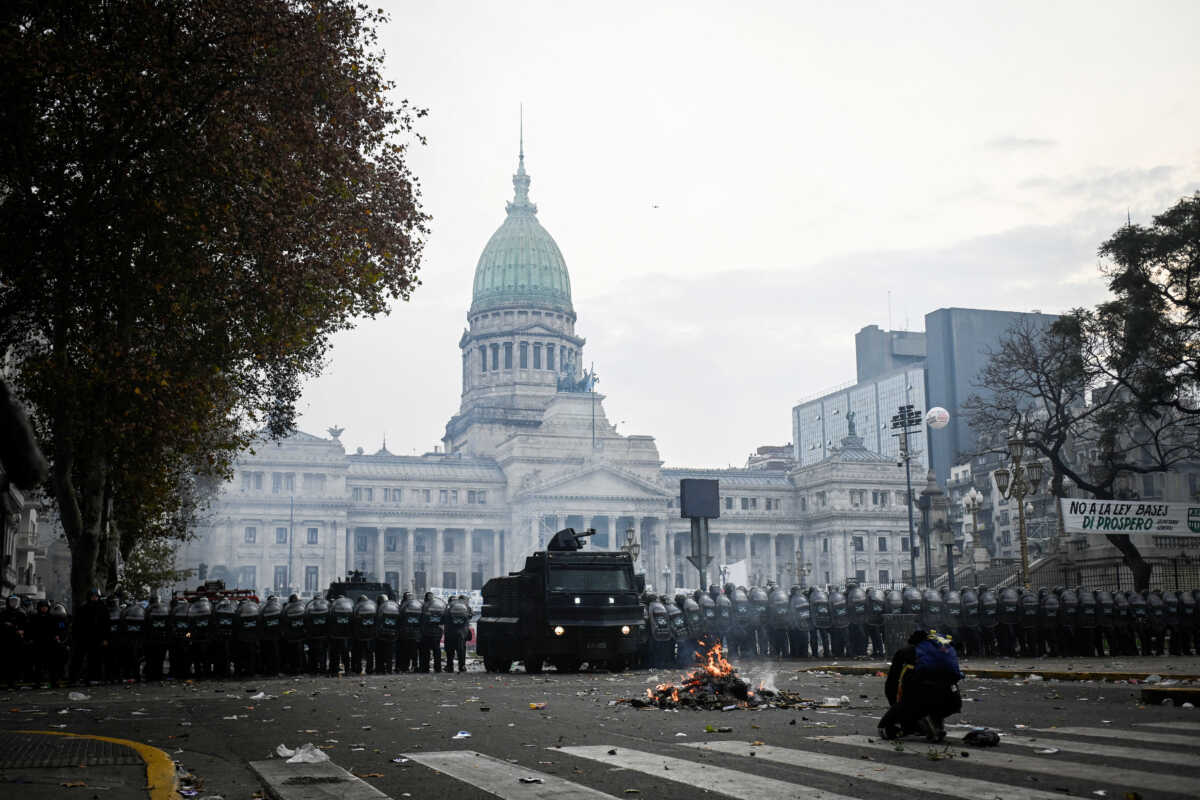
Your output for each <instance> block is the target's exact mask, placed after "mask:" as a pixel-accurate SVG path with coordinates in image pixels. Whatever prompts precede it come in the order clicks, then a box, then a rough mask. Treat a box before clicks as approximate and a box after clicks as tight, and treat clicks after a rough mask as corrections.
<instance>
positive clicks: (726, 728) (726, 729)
mask: <svg viewBox="0 0 1200 800" xmlns="http://www.w3.org/2000/svg"><path fill="white" fill-rule="evenodd" d="M717 733H733V728H730V727H729V726H728V725H725V726H722V727H720V728H717Z"/></svg>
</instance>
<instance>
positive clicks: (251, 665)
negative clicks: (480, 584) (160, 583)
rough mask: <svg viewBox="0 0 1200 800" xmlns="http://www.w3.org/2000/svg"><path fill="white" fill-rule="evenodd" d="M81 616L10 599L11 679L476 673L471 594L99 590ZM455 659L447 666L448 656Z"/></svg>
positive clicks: (2, 623) (6, 612)
mask: <svg viewBox="0 0 1200 800" xmlns="http://www.w3.org/2000/svg"><path fill="white" fill-rule="evenodd" d="M78 617H79V618H78V619H72V617H71V615H69V614H68V612H67V610H66V608H65V607H64V606H63V605H62V604H60V603H59V604H53V605H51V604H50V603H48V602H47V601H45V600H43V601H39V603H38V606H37V608H36V610H34V611H32V612H29V611H27V610H26V609H25V608H23V607H22V604H21V602H20V599H19V598H16V597H10V598H7V600H6V602H5V607H4V609H3V611H2V612H0V635H2V636H3V640H2V641H0V646H3V647H4V657H3V659H2V662H0V663H3V665H4V672H5V674H4V676H3V678H4V679H5V682H6V683H7V685H8V686H9V687H10V688H12V687H13V686H14V685H15V684H16V683H18V682H22V681H27V682H32V683H34V684H51V685H53V684H57V683H59V682H60V681H63V680H68V681H70V682H75V681H78V680H88V681H93V682H96V681H98V682H117V681H135V680H159V679H162V678H165V677H170V678H175V679H188V678H191V679H203V678H226V677H231V676H235V675H236V676H250V675H267V676H271V675H279V674H289V675H299V674H302V673H303V674H314V675H330V676H336V675H339V674H343V673H344V674H347V675H360V674H387V673H394V672H429V671H430V669H431V668H432V669H433V670H434V671H435V672H441V671H445V672H452V671H453V666H454V663H455V662H457V663H458V668H459V671H465V669H466V643H467V641H468V640H469V639H470V638H471V635H472V634H471V627H470V621H471V617H472V610H471V607H470V604H469V603H468V601H467V597H466V595H459V596H457V597H451V598H449V600H443V599H442V598H440V597H435V596H433V595H432V594H430V593H428V592H427V593H426V594H425V597H424V599H423V600H417V599H416V598H414V597H413V596H412V595H411V594H410V593H408V592H405V593H404V596H403V597H401V598H400V600H394V599H392V598H391V597H390V596H388V595H386V594H381V595H378V596H376V597H375V598H374V599H372V598H371V597H368V596H366V595H363V596H361V597H358V598H357V599H356V600H354V601H351V599H350V598H348V597H344V596H339V597H335V598H332V599H328V600H327V599H326V598H324V597H322V596H317V597H314V598H312V599H311V600H308V601H307V602H306V601H303V600H301V599H300V598H299V597H297V596H296V595H292V596H291V597H290V598H288V599H286V600H284V599H281V598H279V597H276V596H270V597H268V598H267V599H266V600H265V601H263V602H261V603H260V602H259V601H258V600H256V599H255V598H253V597H245V598H241V599H239V600H235V599H234V598H230V597H223V598H222V597H218V598H215V602H214V599H210V598H209V597H206V596H200V597H195V598H192V599H190V600H189V599H188V598H186V597H182V596H177V597H175V598H173V599H171V600H169V601H164V600H161V599H155V600H154V601H153V602H150V603H149V604H148V605H143V604H141V603H137V602H131V603H127V604H123V603H122V602H121V600H120V599H119V598H116V597H113V598H109V599H108V600H107V601H102V600H101V599H100V597H99V594H98V593H95V592H94V593H93V596H92V598H91V599H89V602H88V603H86V604H85V605H84V606H82V607H81V608H80V612H79V615H78ZM443 647H444V650H445V654H446V660H445V667H444V670H443V662H442V652H443Z"/></svg>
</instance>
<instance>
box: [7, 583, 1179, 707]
mask: <svg viewBox="0 0 1200 800" xmlns="http://www.w3.org/2000/svg"><path fill="white" fill-rule="evenodd" d="M642 599H643V607H644V613H645V618H646V625H645V629H644V631H643V633H642V649H641V652H642V658H641V659H640V661H641V665H643V666H651V667H664V666H672V665H680V666H687V665H689V664H690V663H691V661H692V660H693V658H694V654H695V652H696V651H697V649H698V648H699V647H700V645H699V642H700V641H701V640H706V639H707V640H710V641H711V640H712V639H713V638H714V637H716V638H718V639H719V640H720V641H722V642H723V643H724V646H725V650H726V652H727V653H728V654H730V656H731V657H740V658H746V657H773V658H847V657H855V656H867V655H870V656H872V657H874V658H877V659H886V658H890V657H891V654H890V653H889V652H887V650H886V649H885V643H884V633H885V630H886V629H887V627H888V625H889V622H890V623H891V624H892V626H893V627H894V628H896V629H899V630H901V631H902V634H903V636H907V635H908V634H909V633H910V632H911V631H912V630H913V629H914V628H920V629H922V630H936V631H939V632H940V634H941V635H944V636H949V637H950V638H951V639H952V641H953V642H954V646H955V648H956V651H957V653H958V654H959V655H961V656H963V657H973V656H1018V655H1019V656H1022V657H1037V656H1105V655H1109V656H1139V655H1163V654H1168V653H1169V654H1172V655H1191V654H1193V653H1200V616H1198V614H1197V607H1198V606H1200V590H1191V591H1179V592H1175V591H1169V590H1157V589H1156V590H1150V591H1144V592H1132V591H1130V592H1108V591H1103V590H1099V591H1093V590H1091V589H1088V588H1086V587H1079V588H1067V587H1056V588H1054V589H1047V588H1041V589H1038V590H1036V591H1033V590H1028V589H1019V588H1013V587H1005V588H1000V589H992V588H989V587H985V586H980V587H969V588H966V589H963V590H962V591H957V590H953V589H945V588H943V589H923V590H922V589H917V588H914V587H901V588H892V589H876V588H868V589H862V588H860V587H858V586H855V585H854V584H850V585H847V586H846V587H844V588H843V587H825V588H821V587H810V588H807V589H802V588H801V587H799V586H793V587H792V588H791V590H790V591H785V590H784V589H783V588H782V587H778V586H767V587H751V588H750V589H746V588H744V587H740V586H734V585H732V584H728V585H726V586H725V587H718V586H712V587H710V588H709V591H707V592H702V591H695V592H694V593H692V594H682V593H681V594H678V595H676V596H675V597H673V598H671V597H667V596H666V595H658V596H655V595H653V594H649V593H648V594H646V595H645V596H643V598H642ZM472 616H473V611H472V609H471V607H470V604H469V603H468V601H467V598H466V596H465V595H459V596H457V597H451V598H449V600H443V599H442V598H440V597H436V596H434V595H433V594H430V593H426V594H425V596H424V597H423V598H422V599H419V600H418V599H417V598H415V597H414V596H412V595H411V594H410V593H408V592H405V593H404V595H403V596H402V597H400V598H399V599H393V598H392V597H391V596H389V595H387V594H380V595H377V596H375V597H369V596H367V595H361V596H358V597H356V598H351V597H347V596H338V597H332V598H325V597H323V596H318V597H314V598H312V599H310V600H307V601H305V600H301V599H300V598H298V597H296V596H295V595H292V596H291V597H290V598H287V599H283V598H280V597H276V596H270V597H268V598H266V600H265V601H262V602H259V601H258V600H257V599H256V598H254V597H249V596H247V597H240V598H239V597H232V596H223V597H221V596H217V597H209V596H205V595H198V596H197V595H193V596H184V595H177V596H176V597H174V598H172V599H171V600H158V599H156V600H154V601H153V602H149V603H138V602H125V601H123V599H122V598H120V597H110V598H107V599H103V598H101V596H100V594H99V592H96V591H93V592H91V594H90V596H89V598H88V601H87V602H86V603H84V604H83V605H82V606H81V607H80V609H79V611H78V613H77V614H76V615H74V617H73V616H72V615H71V614H70V613H68V611H67V609H66V608H65V607H64V606H63V605H62V604H57V603H54V604H52V603H50V602H48V601H46V600H39V601H38V602H37V603H36V605H35V607H34V608H33V609H27V608H25V607H24V606H23V605H22V603H21V601H20V599H19V598H15V597H10V598H7V602H6V604H5V607H4V609H3V611H2V612H0V646H3V648H4V652H5V653H6V654H14V653H15V654H17V656H16V657H12V656H11V655H10V657H6V658H5V659H3V661H2V663H3V670H4V675H3V681H4V682H5V683H6V684H7V685H8V686H9V687H10V688H11V687H13V686H15V685H16V684H18V683H20V682H28V683H33V684H35V685H36V684H42V685H45V684H58V683H61V682H63V681H66V682H69V683H75V682H80V681H92V682H95V681H108V682H114V681H128V680H157V679H161V678H164V677H170V678H176V679H184V678H221V677H228V676H231V675H242V676H245V675H255V674H260V675H278V674H281V673H282V674H293V675H295V674H301V673H309V674H325V675H338V674H349V675H358V674H364V673H365V674H373V673H392V672H429V671H430V670H431V669H432V670H433V671H435V672H441V671H443V669H444V671H446V672H452V671H454V665H455V663H456V662H457V666H458V671H460V672H462V671H465V669H466V644H467V642H468V641H469V640H470V638H471V636H472V629H471V625H470V622H471V619H472ZM892 649H893V650H894V649H895V646H893V648H892ZM443 653H444V654H445V660H444V662H443V657H442V656H443Z"/></svg>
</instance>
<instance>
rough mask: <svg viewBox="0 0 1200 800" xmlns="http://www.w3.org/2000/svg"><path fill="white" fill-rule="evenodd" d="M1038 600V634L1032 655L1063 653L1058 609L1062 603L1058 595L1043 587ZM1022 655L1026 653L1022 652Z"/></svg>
mask: <svg viewBox="0 0 1200 800" xmlns="http://www.w3.org/2000/svg"><path fill="white" fill-rule="evenodd" d="M1037 600H1038V616H1037V630H1038V635H1037V636H1036V637H1035V638H1034V642H1033V646H1032V649H1031V651H1030V655H1035V656H1037V655H1042V654H1046V655H1055V656H1058V655H1062V651H1061V650H1060V649H1059V646H1058V639H1059V629H1058V609H1059V606H1060V605H1061V604H1060V603H1059V602H1058V595H1057V594H1055V593H1054V592H1051V591H1047V590H1046V589H1045V588H1041V589H1038V593H1037ZM1021 655H1025V653H1023V652H1022V654H1021Z"/></svg>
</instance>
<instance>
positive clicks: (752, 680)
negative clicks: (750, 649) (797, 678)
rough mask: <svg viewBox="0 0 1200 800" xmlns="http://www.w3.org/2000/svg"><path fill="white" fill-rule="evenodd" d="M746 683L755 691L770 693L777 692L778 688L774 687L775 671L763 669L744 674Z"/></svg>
mask: <svg viewBox="0 0 1200 800" xmlns="http://www.w3.org/2000/svg"><path fill="white" fill-rule="evenodd" d="M746 682H747V683H749V684H750V685H751V686H753V687H754V688H755V689H768V690H770V691H772V692H778V691H779V688H778V687H777V686H775V670H773V669H763V670H762V671H761V672H760V671H758V670H751V671H750V672H748V673H747V674H746Z"/></svg>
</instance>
